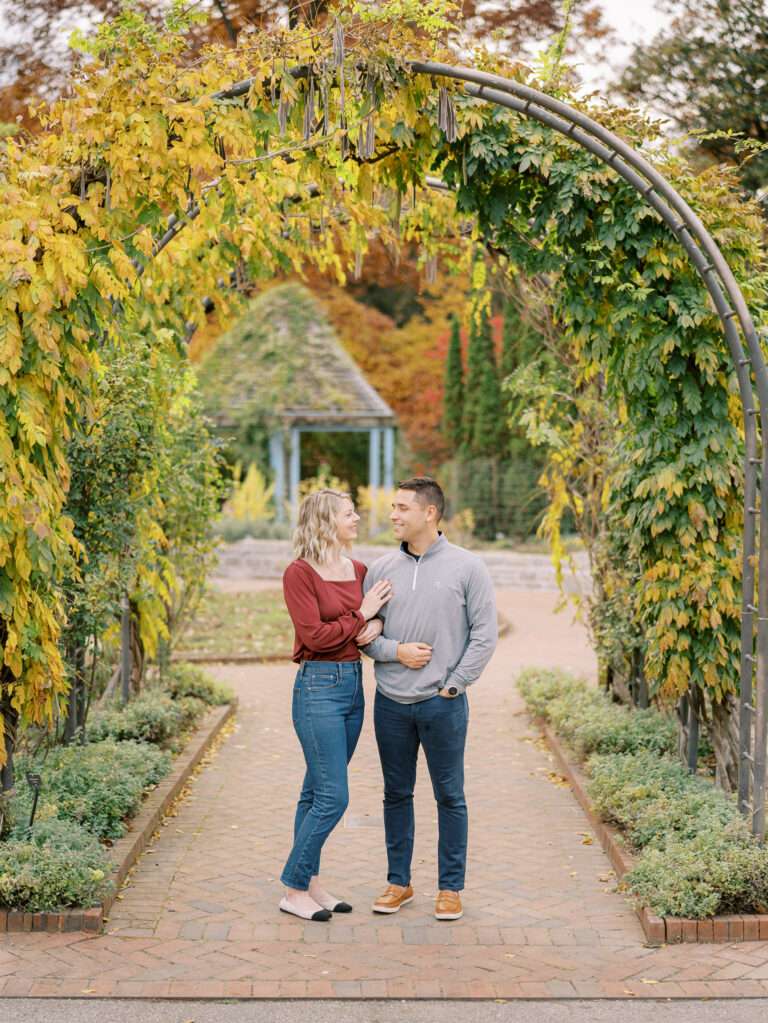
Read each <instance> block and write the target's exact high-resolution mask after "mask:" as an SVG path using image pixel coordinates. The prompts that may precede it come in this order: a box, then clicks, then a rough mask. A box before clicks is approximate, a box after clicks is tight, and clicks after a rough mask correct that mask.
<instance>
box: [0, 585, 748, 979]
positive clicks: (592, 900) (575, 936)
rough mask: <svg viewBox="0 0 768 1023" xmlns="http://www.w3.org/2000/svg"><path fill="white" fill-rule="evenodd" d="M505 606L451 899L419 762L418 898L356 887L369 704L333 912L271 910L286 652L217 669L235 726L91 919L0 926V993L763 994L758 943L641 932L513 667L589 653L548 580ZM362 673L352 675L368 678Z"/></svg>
mask: <svg viewBox="0 0 768 1023" xmlns="http://www.w3.org/2000/svg"><path fill="white" fill-rule="evenodd" d="M499 598H500V605H501V607H502V610H503V611H504V612H505V614H507V615H508V616H509V617H510V619H511V620H512V622H513V623H514V631H513V632H512V634H511V635H510V636H509V637H508V638H507V639H505V640H504V641H503V642H502V644H500V646H499V649H498V652H497V654H496V657H495V658H494V661H493V662H492V665H491V667H490V668H489V670H488V672H487V673H486V676H485V677H484V678H483V680H482V682H481V683H480V684H479V685H478V686H477V688H476V689H475V691H474V692H473V693H472V694H471V695H472V699H471V713H470V742H469V747H468V754H467V767H468V771H467V773H468V786H467V792H468V799H469V805H470V813H471V824H470V828H471V831H470V838H471V856H470V870H469V878H468V889H467V892H466V895H465V904H466V913H465V916H464V919H463V920H461V921H459V922H456V923H453V924H451V923H438V922H437V921H435V920H434V918H433V917H432V915H431V910H432V898H433V895H434V890H435V812H434V804H433V802H432V799H431V795H430V789H429V784H428V779H427V777H426V775H425V773H424V772H423V771H422V772H421V774H420V777H419V791H418V798H417V829H418V830H417V848H416V857H415V864H414V867H415V871H414V883H415V888H416V891H417V900H416V901H415V902H414V903H412V904H411V905H410V906H407V907H406V908H404V909H403V910H402V911H401V912H400V913H399V914H398V915H396V916H392V917H374V916H372V915H371V913H370V912H369V908H368V907H369V904H370V902H371V900H372V898H373V897H374V895H375V894H377V892H378V891H379V889H380V887H381V885H382V883H383V881H384V869H385V858H384V850H383V834H382V825H381V791H380V789H381V785H380V778H379V769H378V765H377V762H376V757H375V752H374V746H373V736H372V732H371V728H370V722H369V721H367V722H366V728H365V730H364V732H363V736H362V739H361V743H360V747H359V751H358V754H357V755H356V758H355V760H354V762H353V772H352V777H351V803H350V809H349V812H348V814H347V817H346V819H345V821H344V826H343V827H340V828H339V829H337V831H336V832H335V833H334V835H333V837H332V839H331V841H330V843H329V845H328V846H327V854H326V856H325V859H324V873H325V876H326V878H327V881H328V885H329V887H330V889H331V890H332V891H334V892H335V893H336V894H337V895H340V896H344V897H345V898H347V899H349V900H350V901H351V902H352V903H353V904H354V905H355V912H354V913H353V915H352V916H351V917H350V918H347V919H343V918H336V919H335V920H333V921H332V922H331V923H329V924H312V923H308V924H306V925H305V924H303V923H302V922H300V921H294V920H292V919H291V918H288V917H286V916H284V915H281V914H279V913H278V911H277V909H276V903H277V899H278V894H279V883H278V882H277V880H276V876H277V874H278V873H279V871H280V868H281V865H282V861H283V859H284V857H285V855H286V852H287V845H288V838H289V830H290V824H291V817H292V813H293V802H294V799H295V797H296V794H297V792H298V786H299V782H300V778H301V774H302V767H301V759H300V755H299V751H298V745H297V742H296V739H295V737H294V735H293V732H292V729H291V726H290V719H289V704H290V686H291V681H292V670H291V668H290V667H289V666H263V667H262V666H259V667H252V666H238V667H226V668H222V669H221V670H220V671H219V675H220V676H221V677H222V678H225V679H226V680H227V681H229V682H230V683H231V684H233V685H234V686H235V687H236V688H237V690H238V693H239V695H240V699H241V710H240V713H239V717H238V724H237V726H236V729H235V731H234V732H233V733H232V734H231V735H230V736H229V738H228V739H226V741H225V742H224V743H223V745H222V747H221V749H220V751H219V753H218V755H217V756H216V757H215V758H214V759H213V761H212V762H211V764H210V766H208V767H207V769H206V770H205V771H204V772H203V773H202V774H201V775H200V776H199V778H198V779H197V780H196V781H195V783H194V784H193V786H192V789H191V793H190V796H189V798H188V799H187V800H186V801H185V802H184V803H183V804H181V806H180V807H179V812H178V815H177V816H176V817H174V818H171V819H170V821H169V823H168V825H167V826H166V827H164V828H163V829H162V833H161V835H160V837H159V839H158V841H157V842H156V844H155V846H154V847H153V849H152V850H151V851H150V852H148V853H147V854H145V856H144V858H143V860H142V861H141V863H140V865H139V867H138V869H137V870H136V872H135V874H134V875H133V880H132V884H131V886H130V887H129V888H128V889H127V890H126V891H125V893H124V897H123V899H122V901H120V902H119V903H118V904H117V905H116V907H115V909H114V911H113V914H112V918H111V921H110V924H109V926H108V933H106V934H105V935H101V936H95V937H85V936H84V935H82V934H59V935H47V934H13V935H4V936H2V939H0V993H2V994H5V995H59V996H66V995H81V994H82V993H84V992H87V993H88V994H90V995H92V996H94V997H96V996H99V995H115V996H136V997H142V996H145V997H161V996H171V997H183V998H191V997H313V998H322V997H358V996H370V997H375V998H377V997H397V998H408V997H425V998H435V997H449V998H450V997H454V998H455V997H479V998H483V997H494V998H515V997H550V998H551V997H566V998H567V997H575V996H581V997H590V996H595V997H605V996H613V997H617V996H618V997H643V996H645V997H664V996H670V997H686V996H687V997H691V996H706V997H734V996H755V995H757V996H762V997H765V995H766V994H768V943H765V942H763V943H750V944H744V945H731V946H728V945H718V946H714V945H699V946H691V945H688V946H677V947H670V948H662V949H650V948H646V947H644V945H643V934H642V931H641V929H640V926H639V924H638V922H637V920H636V918H635V916H634V914H633V913H632V912H631V910H630V909H629V907H628V906H627V905H626V903H625V901H624V899H623V897H622V896H621V895H620V894H617V893H616V892H615V891H613V884H612V877H611V874H610V869H609V866H608V863H607V861H606V859H605V857H604V856H603V854H602V852H601V851H600V849H599V847H598V846H597V845H596V844H585V843H584V839H585V837H586V838H587V840H588V838H589V836H588V834H587V832H588V828H587V824H586V822H585V819H584V817H583V816H582V814H581V811H580V810H579V808H578V806H577V805H576V803H575V802H574V800H573V798H572V796H571V794H570V792H569V790H568V789H567V788H564V787H562V786H560V785H558V784H557V778H556V777H554V778H553V777H551V772H552V764H551V761H550V759H549V756H548V754H547V752H546V751H545V750H544V749H542V748H541V747H540V745H539V744H538V743H537V741H536V735H535V733H534V732H533V731H532V729H531V728H530V726H529V724H528V722H527V719H526V717H525V715H524V714H523V713H522V704H521V700H520V698H519V696H518V695H517V693H516V691H515V689H514V686H513V683H512V678H513V676H514V674H515V672H516V671H517V669H518V668H519V667H520V666H521V665H523V664H526V663H536V664H541V665H544V664H560V665H563V666H566V667H571V668H576V669H584V670H586V671H590V670H592V668H593V661H592V655H591V653H590V651H589V649H588V647H587V644H586V640H585V637H584V635H583V632H582V630H581V629H580V628H579V627H578V626H574V625H572V624H569V613H568V612H566V613H565V614H562V615H560V616H558V617H557V618H555V617H554V616H553V614H552V608H553V605H554V603H555V600H556V596H555V595H554V594H551V593H542V592H538V593H527V594H526V593H520V592H512V591H501V592H500V593H499ZM371 681H372V680H371V678H370V677H369V678H368V680H367V682H368V690H369V693H370V689H371Z"/></svg>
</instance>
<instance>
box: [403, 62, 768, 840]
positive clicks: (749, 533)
mask: <svg viewBox="0 0 768 1023" xmlns="http://www.w3.org/2000/svg"><path fill="white" fill-rule="evenodd" d="M411 67H412V69H413V70H414V71H416V72H419V73H428V74H447V75H448V76H450V77H453V78H458V79H460V80H462V81H465V82H466V81H467V78H470V79H471V80H472V81H473V82H475V81H477V80H478V79H480V80H481V84H480V86H479V87H476V88H473V86H472V84H469V86H468V88H467V92H469V93H470V95H475V96H477V97H478V98H481V99H487V100H489V101H490V102H494V103H497V104H498V105H500V106H506V107H508V108H510V109H513V110H516V111H517V112H519V113H522V114H523V115H525V116H530V117H533V118H534V119H536V120H538V121H540V122H541V123H543V124H546V125H548V126H549V127H552V128H554V129H555V130H557V131H559V132H560V133H561V134H564V135H566V136H568V137H571V138H573V139H574V140H575V141H576V142H578V143H579V144H580V145H582V146H583V147H584V148H586V149H588V150H589V151H591V152H592V153H593V154H594V155H596V156H598V157H599V158H600V159H601V160H602V161H603V162H605V163H606V164H607V165H609V166H611V167H613V168H614V169H615V170H616V171H617V173H619V174H620V175H621V176H622V177H623V178H624V179H625V180H626V181H627V182H628V183H629V184H631V185H632V186H633V187H634V188H635V189H636V190H637V191H638V192H639V193H640V194H641V195H642V196H643V198H644V199H645V200H646V201H647V202H648V203H649V205H650V206H651V207H652V208H653V209H655V210H656V212H657V213H658V214H659V215H660V216H661V217H662V219H663V220H664V222H665V223H666V224H667V225H668V226H669V227H670V228H671V229H672V231H673V232H674V234H675V235H676V236H677V237H678V239H679V240H680V242H681V244H682V245H683V248H684V249H685V250H686V252H687V253H688V255H689V257H690V258H691V260H692V262H693V264H694V266H695V268H696V270H697V272H698V273H699V275H700V276H701V278H702V280H703V283H704V285H705V287H706V288H707V290H708V291H709V293H710V295H711V297H712V300H713V302H714V304H715V308H716V309H717V312H718V314H719V316H720V318H721V320H722V323H723V328H724V332H725V335H726V340H727V342H728V346H729V349H730V351H731V356H732V358H733V361H734V365H735V368H736V372H737V378H738V382H739V390H740V396H741V400H742V407H743V410H744V432H745V448H746V457H745V473H744V476H745V495H744V496H745V515H744V544H743V557H742V626H741V667H740V726H739V732H740V763H739V806H740V808H741V810H742V812H747V811H748V810H749V809H751V808H750V806H749V780H750V773H751V772H750V762H752V761H753V758H752V756H751V754H750V753H749V751H748V748H747V747H748V746H749V745H750V743H749V735H750V731H751V724H752V722H751V714H752V713H753V707H752V703H751V697H752V679H753V663H754V661H755V658H754V656H753V654H752V652H751V651H752V649H753V614H754V611H756V610H757V609H756V608H755V607H754V604H753V600H754V580H755V572H754V565H753V554H754V544H755V525H756V523H755V518H756V508H755V504H756V494H757V479H756V464H757V463H758V461H759V460H758V459H757V457H756V450H757V436H756V428H755V423H754V415H755V412H756V410H755V408H754V404H755V402H754V395H753V391H752V384H751V380H750V377H749V373H748V371H747V369H746V366H747V365H748V364H749V363H750V361H751V360H750V359H746V358H745V357H744V352H743V349H742V346H741V343H740V340H739V337H738V333H737V331H736V329H735V327H734V325H733V322H732V321H733V319H734V318H735V316H737V315H739V312H738V309H737V311H736V312H734V310H733V309H732V308H731V307H730V306H729V304H728V301H727V299H726V297H725V295H724V293H723V289H722V287H721V286H720V282H719V281H718V280H717V277H718V276H720V277H721V278H722V275H721V274H719V273H718V274H717V276H716V275H715V272H714V271H715V270H718V271H719V269H720V268H719V266H718V265H717V264H718V263H722V264H723V265H724V266H725V268H726V271H727V276H729V277H730V281H728V280H723V282H722V283H723V284H724V285H725V286H726V289H727V291H728V292H731V290H732V289H733V290H735V291H736V293H737V296H738V298H739V299H740V303H739V304H741V305H742V306H743V309H744V312H745V313H746V316H745V319H746V321H747V324H746V329H745V330H744V332H745V336H747V337H748V334H749V328H751V330H752V332H753V333H754V327H753V325H752V321H751V317H750V315H749V312H748V310H747V308H746V303H745V302H744V299H743V296H741V291H740V289H739V287H738V284H737V283H736V281H735V278H733V275H732V273H731V271H730V268H729V267H728V266H727V263H725V260H724V258H723V256H722V254H721V253H720V251H719V249H718V248H717V246H716V244H715V242H714V240H713V239H712V238H711V236H709V234H708V232H707V231H706V228H705V227H704V225H703V224H702V223H701V221H700V219H699V218H698V217H697V216H696V214H694V213H693V211H691V210H690V208H689V207H688V206H687V204H686V203H685V201H684V200H683V199H682V197H680V196H679V195H678V194H677V193H676V192H675V191H674V189H673V188H672V187H671V186H670V185H669V183H668V182H666V181H665V179H664V178H663V177H662V176H661V175H660V174H659V173H658V171H656V170H655V168H653V167H651V165H650V164H648V163H647V161H645V160H644V159H643V158H642V157H640V156H639V154H636V153H635V152H634V150H632V149H631V148H630V147H629V146H627V145H626V143H623V142H622V141H621V140H620V139H618V138H615V136H613V135H612V133H610V132H608V131H607V130H606V129H605V128H603V127H602V126H601V125H598V124H597V123H596V122H592V121H591V120H590V119H589V118H586V117H585V116H584V115H582V114H580V113H579V112H578V111H572V110H571V108H569V107H567V106H566V104H563V103H560V102H559V101H557V100H551V98H550V97H546V96H545V94H542V93H537V92H536V91H535V90H531V89H529V88H528V87H525V86H522V87H520V88H521V89H523V90H524V91H525V92H526V93H527V95H526V96H525V98H519V97H517V96H515V95H514V93H515V92H516V90H517V87H518V84H519V83H512V82H507V80H505V79H500V78H499V77H498V76H491V75H485V74H484V73H483V72H474V71H471V70H467V72H466V77H465V74H464V71H465V69H459V68H451V67H450V66H449V65H439V64H429V63H420V62H415V63H413V64H412V65H411ZM487 79H493V81H494V84H497V83H498V84H502V83H503V84H504V85H505V86H508V88H507V89H505V90H504V91H503V92H501V90H496V89H488V88H487V87H486V86H485V82H484V81H483V80H487ZM508 93H512V95H509V94H508ZM539 97H541V98H543V99H544V100H545V101H547V105H548V106H549V105H552V106H557V108H558V112H557V114H553V113H552V112H551V111H550V110H547V109H545V108H544V107H543V104H542V105H541V106H540V105H539V104H538V103H533V99H534V98H536V99H538V98H539ZM560 114H566V115H567V118H563V117H561V116H559V115H560ZM571 115H573V120H570V117H571ZM581 121H584V122H586V123H587V125H588V126H590V127H592V126H593V127H594V129H595V130H594V131H593V132H590V133H585V132H578V131H577V129H578V127H579V126H580V122H581ZM596 136H597V137H596ZM601 139H605V141H606V143H607V144H605V145H604V144H602V142H601ZM614 140H615V142H616V143H617V144H618V145H617V146H616V147H615V148H614V147H613V142H614ZM624 151H626V155H627V156H629V157H630V159H631V164H633V165H634V167H635V168H636V169H637V170H639V171H640V173H641V174H642V175H643V177H641V176H640V175H639V174H637V173H636V172H635V170H634V169H633V167H632V166H630V165H629V164H630V160H626V161H625V160H623V159H622V157H623V156H624V155H625V152H624ZM661 196H663V197H664V199H672V200H674V203H672V202H670V203H669V204H667V203H665V202H663V201H661ZM670 206H672V207H673V209H674V210H675V212H677V213H678V215H679V216H680V217H681V218H682V222H681V221H678V220H677V218H676V217H675V216H674V213H673V212H672V209H670ZM689 217H690V220H691V224H690V226H689V225H688V224H687V223H686V220H687V219H688V218H689ZM694 239H695V240H696V241H702V242H707V243H708V244H707V245H706V250H708V251H707V255H709V256H710V259H709V261H708V260H707V258H705V256H704V254H703V253H702V250H701V248H699V246H698V245H697V244H695V241H694ZM713 250H714V253H716V255H717V257H719V258H717V259H712V258H711V256H712V254H713ZM729 283H731V284H732V288H729V287H728V284H729ZM729 297H730V296H729ZM735 304H736V303H735V302H734V305H735ZM739 319H740V320H742V317H741V316H740V315H739ZM742 327H743V328H744V327H745V324H744V323H743V321H742ZM755 339H756V334H755ZM758 355H759V358H760V361H759V365H761V366H762V367H763V370H765V364H764V362H763V360H762V353H761V352H760V349H759V344H758ZM756 379H757V381H758V391H760V390H761V388H760V375H759V374H758V373H757V372H756ZM760 404H761V408H765V403H764V402H761V403H760ZM764 478H767V479H768V473H764ZM762 525H764V523H763V522H762V520H761V526H762ZM766 535H767V534H766V530H765V529H761V536H762V537H764V536H766ZM761 553H762V552H761ZM760 564H761V567H762V566H763V565H764V564H768V558H761V559H760ZM761 581H762V573H761ZM763 596H764V590H763V588H762V587H761V597H763ZM761 606H762V605H761ZM763 617H764V616H763V614H762V611H761V612H760V618H761V619H762V618H763ZM764 624H765V623H764V622H763V621H759V623H758V629H760V627H761V626H763V627H764ZM758 653H759V654H760V653H761V650H760V648H759V649H758ZM765 665H766V662H765V659H764V658H759V668H762V669H763V671H764V670H765ZM760 675H761V672H760V671H759V672H758V677H759V681H760ZM761 694H762V699H761ZM757 705H758V706H757V721H756V733H757V734H756V745H755V755H754V761H753V763H754V776H755V777H754V781H755V784H754V802H753V806H754V810H753V814H752V818H753V819H752V825H753V831H754V832H755V834H757V835H758V836H759V837H761V838H762V837H763V835H764V831H765V818H764V792H765V789H764V774H765V771H764V763H765V760H764V756H763V758H762V764H761V757H760V753H761V750H764V748H765V743H764V741H762V736H763V735H764V732H765V722H766V714H765V686H764V685H759V689H758V700H757ZM761 711H762V713H761ZM761 782H762V784H761Z"/></svg>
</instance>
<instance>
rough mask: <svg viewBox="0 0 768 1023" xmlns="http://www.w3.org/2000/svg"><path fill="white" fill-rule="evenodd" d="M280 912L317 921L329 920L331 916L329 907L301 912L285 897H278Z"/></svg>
mask: <svg viewBox="0 0 768 1023" xmlns="http://www.w3.org/2000/svg"><path fill="white" fill-rule="evenodd" d="M280 912H281V913H290V914H291V915H292V916H297V917H299V918H300V919H301V920H316V921H318V923H325V922H326V921H327V920H330V919H331V916H332V913H331V911H330V909H317V910H315V912H314V913H302V912H301V910H299V909H296V907H295V906H292V905H291V904H290V902H289V901H288V899H286V898H285V897H283V898H282V899H280Z"/></svg>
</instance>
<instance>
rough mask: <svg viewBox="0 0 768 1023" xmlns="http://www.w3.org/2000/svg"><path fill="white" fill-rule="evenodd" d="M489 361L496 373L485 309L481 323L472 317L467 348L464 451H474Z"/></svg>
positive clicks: (463, 430) (489, 326) (471, 452)
mask: <svg viewBox="0 0 768 1023" xmlns="http://www.w3.org/2000/svg"><path fill="white" fill-rule="evenodd" d="M486 364H490V365H491V366H492V368H493V373H494V376H496V358H495V354H494V351H493V338H492V335H491V321H490V319H489V317H488V311H487V310H486V309H483V310H482V312H481V314H480V320H479V322H478V321H477V319H476V318H475V317H474V316H473V317H472V326H471V328H470V332H469V348H468V350H467V383H466V387H465V389H464V416H463V420H462V438H463V444H462V454H463V455H464V456H465V457H468V456H469V455H472V454H475V453H476V451H475V420H476V418H477V409H478V402H479V398H480V391H481V388H482V386H483V376H484V368H483V367H484V366H485V365H486Z"/></svg>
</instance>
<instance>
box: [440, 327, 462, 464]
mask: <svg viewBox="0 0 768 1023" xmlns="http://www.w3.org/2000/svg"><path fill="white" fill-rule="evenodd" d="M443 408H444V411H443V423H444V429H445V435H446V437H447V438H448V442H449V443H450V445H451V448H452V449H453V451H454V452H455V451H457V450H458V449H459V447H461V441H462V420H463V416H464V361H463V358H462V353H461V326H460V324H459V320H458V317H456V316H452V317H451V340H450V343H449V345H448V354H447V356H446V360H445V393H444V399H443Z"/></svg>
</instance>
